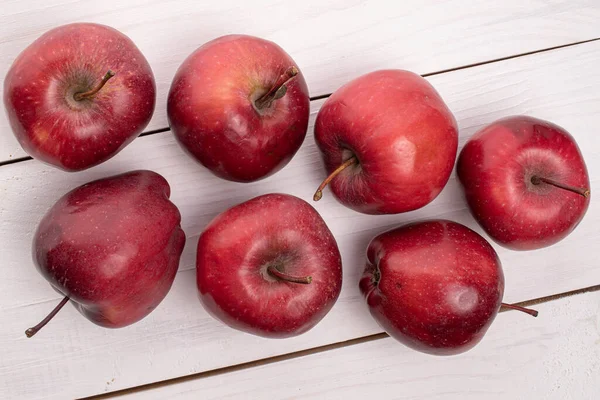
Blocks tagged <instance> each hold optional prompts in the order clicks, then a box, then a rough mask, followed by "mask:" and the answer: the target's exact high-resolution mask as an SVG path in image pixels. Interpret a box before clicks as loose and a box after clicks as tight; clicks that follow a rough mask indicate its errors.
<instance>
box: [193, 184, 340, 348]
mask: <svg viewBox="0 0 600 400" xmlns="http://www.w3.org/2000/svg"><path fill="white" fill-rule="evenodd" d="M272 263H278V264H279V265H280V266H281V270H282V271H283V272H285V273H286V274H289V275H294V276H311V277H312V282H311V283H310V284H298V283H290V282H284V281H281V280H278V279H276V278H273V277H271V276H270V275H269V274H267V272H266V269H267V267H268V266H269V265H270V264H272ZM196 268H197V284H198V290H199V293H200V299H201V301H202V304H203V305H204V307H205V308H206V310H208V311H209V313H210V314H212V315H213V316H214V317H216V318H217V319H219V320H221V321H222V322H224V323H225V324H227V325H229V326H231V327H232V328H235V329H239V330H242V331H245V332H248V333H252V334H255V335H259V336H264V337H274V338H283V337H290V336H296V335H299V334H301V333H304V332H306V331H308V330H309V329H311V328H312V327H314V326H315V325H316V324H317V323H318V322H319V321H320V320H321V319H322V318H323V317H324V316H325V315H326V314H327V313H328V312H329V310H330V309H331V307H333V305H334V303H335V301H336V300H337V298H338V296H339V294H340V290H341V287H342V261H341V256H340V252H339V250H338V247H337V243H336V241H335V239H334V237H333V235H332V234H331V232H330V231H329V228H327V225H326V224H325V222H324V221H323V219H322V218H321V216H320V215H319V214H318V213H317V211H316V210H315V209H314V208H313V207H312V206H310V205H309V204H308V203H307V202H305V201H304V200H301V199H299V198H297V197H294V196H290V195H286V194H276V193H275V194H267V195H263V196H259V197H256V198H254V199H251V200H248V201H246V202H244V203H242V204H239V205H237V206H235V207H232V208H230V209H229V210H227V211H225V212H223V213H222V214H220V215H219V216H217V217H216V218H215V219H214V220H213V221H212V222H211V223H210V224H209V225H208V227H207V228H206V230H205V231H204V232H203V233H202V235H201V236H200V239H199V241H198V253H197V264H196Z"/></svg>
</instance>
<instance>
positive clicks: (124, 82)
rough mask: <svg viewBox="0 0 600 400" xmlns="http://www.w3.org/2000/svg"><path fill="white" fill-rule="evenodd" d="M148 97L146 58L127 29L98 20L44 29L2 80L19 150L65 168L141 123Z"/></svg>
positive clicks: (89, 160) (102, 154)
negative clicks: (111, 26) (90, 22)
mask: <svg viewBox="0 0 600 400" xmlns="http://www.w3.org/2000/svg"><path fill="white" fill-rule="evenodd" d="M154 102H155V85H154V76H153V75H152V70H151V69H150V65H148V62H147V61H146V59H145V58H144V56H143V55H142V53H140V51H139V50H138V48H137V47H136V46H135V45H134V44H133V42H132V41H131V40H130V39H129V38H128V37H127V36H125V35H123V34H122V33H120V32H119V31H117V30H115V29H113V28H110V27H107V26H104V25H97V24H89V23H79V24H70V25H64V26H61V27H58V28H55V29H52V30H50V31H48V32H46V33H45V34H44V35H42V36H41V37H39V38H38V39H37V40H36V41H35V42H33V43H32V44H31V45H29V46H28V47H27V48H26V49H25V50H24V51H23V52H22V53H21V54H20V55H19V56H18V58H17V59H16V60H15V62H14V63H13V65H12V67H11V68H10V70H9V71H8V74H7V75H6V78H5V80H4V104H5V106H6V111H7V113H8V119H9V121H10V125H11V127H12V129H13V132H14V134H15V136H16V137H17V139H18V140H19V143H20V144H21V146H22V147H23V149H24V150H25V151H26V152H27V153H29V155H31V156H32V157H34V158H37V159H39V160H41V161H43V162H45V163H48V164H51V165H54V166H56V167H58V168H61V169H63V170H66V171H80V170H82V169H86V168H89V167H92V166H94V165H97V164H100V163H101V162H104V161H106V160H108V159H109V158H111V157H112V156H114V155H115V154H116V153H118V152H119V151H120V150H121V149H123V147H125V146H126V145H127V144H129V143H130V142H131V141H132V140H133V139H134V138H135V137H136V136H137V135H139V134H140V133H141V132H142V130H143V129H144V128H145V127H146V125H148V122H150V117H151V116H152V112H153V111H154Z"/></svg>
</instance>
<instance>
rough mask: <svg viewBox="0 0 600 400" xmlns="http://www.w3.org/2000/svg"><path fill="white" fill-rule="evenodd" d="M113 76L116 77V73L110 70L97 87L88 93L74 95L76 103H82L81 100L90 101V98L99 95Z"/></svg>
mask: <svg viewBox="0 0 600 400" xmlns="http://www.w3.org/2000/svg"><path fill="white" fill-rule="evenodd" d="M113 76H115V73H114V72H112V71H111V70H110V69H109V70H108V72H107V73H106V74H105V75H104V76H103V77H102V80H101V81H100V82H98V84H97V85H96V86H95V87H93V88H92V89H90V90H88V91H87V92H78V93H75V94H74V95H73V98H74V99H75V100H76V101H81V100H84V99H89V98H90V97H93V96H94V95H95V94H96V93H98V92H99V91H100V89H102V88H103V87H104V85H105V84H106V82H108V80H109V79H110V78H112V77H113Z"/></svg>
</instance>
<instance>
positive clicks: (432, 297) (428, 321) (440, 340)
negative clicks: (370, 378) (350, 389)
mask: <svg viewBox="0 0 600 400" xmlns="http://www.w3.org/2000/svg"><path fill="white" fill-rule="evenodd" d="M367 258H368V260H367V266H366V268H365V272H364V275H363V277H362V279H361V281H360V289H361V291H362V293H363V294H364V295H365V298H366V300H367V304H368V306H369V308H370V311H371V315H372V316H373V317H374V318H375V320H376V321H377V322H378V323H379V325H381V327H382V328H383V329H384V330H385V331H386V332H387V333H388V334H389V335H390V336H391V337H393V338H395V339H396V340H398V341H400V342H401V343H403V344H405V345H406V346H408V347H410V348H413V349H415V350H419V351H422V352H424V353H429V354H434V355H452V354H458V353H462V352H465V351H467V350H469V349H471V348H472V347H473V346H475V345H476V344H477V343H479V341H481V339H482V338H483V335H484V334H485V332H486V331H487V329H488V328H489V326H490V325H491V324H492V322H493V320H494V318H495V317H496V315H497V313H498V310H499V308H500V305H501V302H502V296H503V294H504V275H503V272H502V266H501V264H500V260H499V258H498V255H497V254H496V252H495V251H494V249H493V248H492V246H490V244H489V243H488V242H487V241H486V240H485V239H483V238H482V237H481V236H479V235H478V234H477V233H475V232H473V231H472V230H470V229H469V228H467V227H465V226H463V225H460V224H458V223H455V222H452V221H446V220H431V221H424V222H418V223H414V224H409V225H405V226H402V227H399V228H396V229H393V230H390V231H388V232H385V233H382V234H381V235H379V236H377V237H375V238H374V239H373V240H372V241H371V243H370V244H369V248H368V251H367Z"/></svg>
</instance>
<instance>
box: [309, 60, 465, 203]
mask: <svg viewBox="0 0 600 400" xmlns="http://www.w3.org/2000/svg"><path fill="white" fill-rule="evenodd" d="M315 139H316V142H317V145H318V146H319V149H320V150H321V152H322V154H323V160H324V161H325V166H326V168H327V172H328V173H329V174H330V175H329V177H328V178H327V179H325V181H323V183H322V184H321V186H320V187H319V189H318V190H317V192H316V193H315V196H314V200H315V201H316V200H319V199H320V198H321V196H322V190H323V188H324V187H325V186H326V185H327V184H330V186H331V190H332V191H333V194H334V195H335V196H336V198H337V199H338V200H339V201H340V202H341V203H342V204H344V205H345V206H347V207H350V208H352V209H354V210H356V211H360V212H363V213H367V214H395V213H401V212H405V211H411V210H415V209H417V208H420V207H423V206H424V205H426V204H428V203H429V202H431V201H432V200H433V199H434V198H435V197H436V196H437V195H438V194H439V193H440V192H441V190H442V189H443V188H444V186H445V185H446V183H447V182H448V178H449V177H450V173H451V172H452V168H453V166H454V160H455V158H456V151H457V146H458V131H457V126H456V121H455V119H454V116H453V115H452V113H451V112H450V110H449V109H448V107H447V106H446V104H444V102H443V100H442V99H441V97H440V96H439V94H438V93H437V92H436V91H435V89H434V88H433V87H432V86H431V85H430V84H429V82H427V81H426V80H425V79H423V78H422V77H421V76H419V75H416V74H413V73H412V72H408V71H401V70H383V71H376V72H372V73H369V74H366V75H363V76H361V77H359V78H357V79H355V80H353V81H352V82H350V83H348V84H346V85H344V86H342V87H341V88H340V89H338V90H337V91H336V92H335V93H333V94H332V95H331V97H329V99H327V101H326V102H325V104H323V107H322V108H321V110H320V111H319V114H318V116H317V121H316V124H315Z"/></svg>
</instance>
